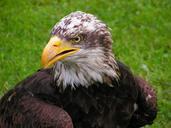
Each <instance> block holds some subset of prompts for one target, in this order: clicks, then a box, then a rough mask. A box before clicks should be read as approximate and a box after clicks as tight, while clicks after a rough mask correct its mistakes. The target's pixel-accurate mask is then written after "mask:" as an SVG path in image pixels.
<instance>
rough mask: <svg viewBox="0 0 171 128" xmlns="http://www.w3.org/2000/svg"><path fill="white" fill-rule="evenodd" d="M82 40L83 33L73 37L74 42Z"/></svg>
mask: <svg viewBox="0 0 171 128" xmlns="http://www.w3.org/2000/svg"><path fill="white" fill-rule="evenodd" d="M81 40H82V36H81V35H77V36H75V37H73V38H72V41H73V42H74V43H78V42H80V41H81Z"/></svg>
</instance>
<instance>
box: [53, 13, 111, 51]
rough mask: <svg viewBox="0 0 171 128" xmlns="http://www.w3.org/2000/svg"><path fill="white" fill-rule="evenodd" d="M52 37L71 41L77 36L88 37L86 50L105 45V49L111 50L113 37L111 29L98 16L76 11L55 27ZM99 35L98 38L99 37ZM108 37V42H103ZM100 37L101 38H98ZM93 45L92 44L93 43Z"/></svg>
mask: <svg viewBox="0 0 171 128" xmlns="http://www.w3.org/2000/svg"><path fill="white" fill-rule="evenodd" d="M51 34H52V35H58V36H59V37H60V38H64V39H65V40H70V38H71V37H75V36H77V35H82V36H86V37H85V38H87V40H86V42H85V41H84V42H85V43H86V48H87V47H88V46H89V45H90V46H91V47H92V46H101V45H104V44H103V43H106V44H105V47H107V49H108V50H109V49H110V48H111V43H112V37H111V34H110V32H109V29H108V27H107V25H106V24H105V23H103V22H102V21H101V20H99V19H98V18H97V17H96V16H94V15H92V14H89V13H85V12H81V11H76V12H72V13H70V14H69V15H67V16H65V17H64V18H62V19H61V20H60V21H59V22H58V23H56V25H55V26H54V27H53V29H52V32H51ZM97 35H98V36H97ZM106 36H107V37H108V38H107V40H106V41H103V39H104V37H106ZM98 37H99V38H98ZM92 41H93V43H90V42H92Z"/></svg>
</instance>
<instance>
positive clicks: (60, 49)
mask: <svg viewBox="0 0 171 128" xmlns="http://www.w3.org/2000/svg"><path fill="white" fill-rule="evenodd" d="M79 50H80V49H79V48H73V47H72V46H71V44H70V43H68V42H64V41H62V40H61V39H60V38H59V37H57V36H53V37H52V38H51V39H50V40H49V42H48V44H47V45H46V47H45V48H44V50H43V53H42V59H41V60H42V64H43V67H44V68H48V67H50V66H52V65H53V64H54V63H55V62H57V61H59V60H63V59H64V58H66V57H67V56H69V55H71V54H73V53H75V52H77V51H79Z"/></svg>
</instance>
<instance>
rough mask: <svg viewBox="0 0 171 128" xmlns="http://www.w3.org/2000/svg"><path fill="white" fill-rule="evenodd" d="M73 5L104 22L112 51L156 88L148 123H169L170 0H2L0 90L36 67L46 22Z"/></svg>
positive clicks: (165, 126) (158, 127)
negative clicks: (152, 114)
mask: <svg viewBox="0 0 171 128" xmlns="http://www.w3.org/2000/svg"><path fill="white" fill-rule="evenodd" d="M75 10H82V11H85V12H89V13H93V14H95V15H96V16H98V17H99V18H100V19H102V20H103V21H104V22H105V23H107V24H108V26H110V28H112V35H113V39H114V43H113V51H114V53H115V55H116V57H117V58H118V59H120V60H121V61H123V62H124V63H126V64H127V65H129V66H130V67H131V69H132V71H133V72H134V73H135V74H138V75H140V76H142V77H144V78H145V79H146V80H148V81H149V82H150V83H151V84H152V85H153V87H154V88H155V89H156V91H157V96H158V107H159V113H158V116H157V119H156V120H155V122H154V124H153V125H152V126H147V128H148V127H151V128H171V1H170V0H127V1H126V0H125V1H124V0H108V1H107V0H98V1H97V0H94V1H93V0H85V1H79V0H77V1H73V0H68V1H65V0H1V1H0V96H2V95H3V94H4V93H5V92H6V91H7V90H8V89H10V88H12V87H14V85H15V84H16V83H17V82H19V81H20V80H22V79H24V78H25V77H27V76H28V75H29V74H32V73H34V72H35V71H36V70H37V69H39V68H41V64H40V56H41V52H42V49H43V47H44V46H45V44H46V43H47V41H48V39H49V33H50V30H51V28H52V27H53V25H54V24H55V23H56V22H57V21H58V20H59V19H60V18H62V17H63V16H65V15H66V14H68V13H70V12H72V11H75Z"/></svg>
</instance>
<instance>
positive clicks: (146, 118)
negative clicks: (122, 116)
mask: <svg viewBox="0 0 171 128" xmlns="http://www.w3.org/2000/svg"><path fill="white" fill-rule="evenodd" d="M135 81H136V85H137V88H138V99H137V104H138V109H137V110H136V111H135V113H134V114H133V116H132V120H131V123H130V126H129V127H130V128H139V127H141V126H144V125H145V124H152V123H153V120H154V119H155V118H156V115H157V98H156V93H155V91H154V89H153V88H152V87H151V86H150V85H149V83H148V82H147V81H145V80H143V79H142V78H140V77H135Z"/></svg>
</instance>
